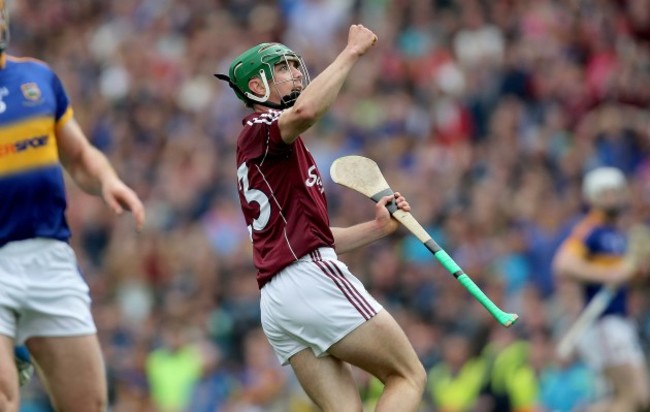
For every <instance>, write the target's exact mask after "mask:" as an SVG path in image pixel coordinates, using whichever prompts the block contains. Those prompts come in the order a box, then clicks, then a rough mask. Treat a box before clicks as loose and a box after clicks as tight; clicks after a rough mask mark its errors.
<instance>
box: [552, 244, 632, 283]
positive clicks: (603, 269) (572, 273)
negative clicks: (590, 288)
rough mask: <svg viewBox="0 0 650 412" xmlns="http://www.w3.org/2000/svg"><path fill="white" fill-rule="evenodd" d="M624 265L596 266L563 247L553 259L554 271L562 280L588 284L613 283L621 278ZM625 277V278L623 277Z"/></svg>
mask: <svg viewBox="0 0 650 412" xmlns="http://www.w3.org/2000/svg"><path fill="white" fill-rule="evenodd" d="M623 270H624V267H623V263H619V264H615V265H612V266H602V265H598V264H594V263H592V262H590V261H589V260H587V259H586V258H585V257H583V256H580V255H579V254H576V253H575V252H574V251H572V250H570V248H568V247H566V245H563V246H562V247H561V248H560V250H559V251H558V253H557V254H556V255H555V258H554V259H553V271H554V272H555V274H556V275H557V276H558V277H560V278H565V279H571V280H576V281H579V282H588V283H612V282H616V281H618V280H619V279H621V277H625V276H624V275H623V274H622V273H621V272H622V271H623ZM621 275H623V276H621Z"/></svg>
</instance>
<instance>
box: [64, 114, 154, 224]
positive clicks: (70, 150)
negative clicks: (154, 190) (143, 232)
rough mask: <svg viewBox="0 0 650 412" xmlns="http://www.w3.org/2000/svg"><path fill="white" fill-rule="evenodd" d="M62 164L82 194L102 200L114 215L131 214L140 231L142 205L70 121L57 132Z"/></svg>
mask: <svg viewBox="0 0 650 412" xmlns="http://www.w3.org/2000/svg"><path fill="white" fill-rule="evenodd" d="M56 136H57V144H58V150H59V156H60V159H61V164H62V165H63V167H64V168H65V169H66V170H67V171H68V173H70V176H72V178H73V179H74V181H75V182H76V183H77V184H78V185H79V187H81V188H82V189H83V190H84V191H86V192H88V193H91V194H94V195H96V196H101V197H102V198H103V199H104V200H105V201H106V203H107V204H108V205H109V206H110V208H111V209H113V211H114V212H115V213H117V214H121V213H122V212H123V211H124V210H130V211H131V212H132V213H133V216H134V218H135V222H136V227H137V228H138V230H139V229H142V226H143V225H144V220H145V211H144V206H143V205H142V202H141V201H140V199H139V198H138V196H137V195H136V194H135V192H134V191H133V190H132V189H131V188H129V187H128V186H127V185H126V184H124V182H122V180H121V179H120V178H119V177H118V176H117V173H115V170H114V169H113V167H112V166H111V164H110V163H109V161H108V159H107V158H106V156H104V154H103V153H102V152H100V151H99V150H97V148H95V147H94V146H93V145H91V144H90V142H89V141H88V139H87V138H86V136H85V134H84V133H83V131H82V130H81V127H80V126H79V124H78V123H77V121H76V120H75V119H74V118H72V119H70V120H68V121H67V122H65V123H64V124H63V125H61V126H59V128H57V131H56Z"/></svg>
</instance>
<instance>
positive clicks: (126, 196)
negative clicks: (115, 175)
mask: <svg viewBox="0 0 650 412" xmlns="http://www.w3.org/2000/svg"><path fill="white" fill-rule="evenodd" d="M102 197H103V198H104V201H106V203H107V204H108V206H109V207H110V208H111V209H113V211H114V212H115V213H117V214H118V215H121V214H122V212H124V210H129V211H131V213H133V217H134V218H135V226H136V228H137V229H138V230H142V227H143V226H144V221H145V211H144V206H143V205H142V202H141V201H140V198H138V195H136V194H135V192H134V191H133V190H132V189H131V188H129V187H128V186H127V185H126V184H124V182H122V181H121V180H120V179H111V180H109V181H107V182H105V183H104V184H103V185H102Z"/></svg>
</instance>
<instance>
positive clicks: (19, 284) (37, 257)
mask: <svg viewBox="0 0 650 412" xmlns="http://www.w3.org/2000/svg"><path fill="white" fill-rule="evenodd" d="M96 331H97V329H96V328H95V323H94V322H93V318H92V314H91V312H90V294H89V289H88V285H87V284H86V282H85V281H84V279H83V278H82V277H81V273H80V272H79V269H78V268H77V261H76V258H75V255H74V251H73V250H72V248H71V247H70V246H69V245H68V244H67V243H65V242H62V241H59V240H53V239H29V240H22V241H17V242H10V243H8V244H6V245H4V246H2V247H0V334H2V335H6V336H9V337H12V338H14V340H15V341H16V343H17V344H19V345H22V344H23V343H24V342H25V341H26V340H27V339H29V338H31V337H35V336H81V335H92V334H94V333H95V332H96Z"/></svg>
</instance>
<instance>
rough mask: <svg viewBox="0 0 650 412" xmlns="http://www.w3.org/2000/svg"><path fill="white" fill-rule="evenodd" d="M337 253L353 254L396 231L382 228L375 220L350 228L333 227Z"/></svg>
mask: <svg viewBox="0 0 650 412" xmlns="http://www.w3.org/2000/svg"><path fill="white" fill-rule="evenodd" d="M330 229H331V230H332V234H333V235H334V247H335V249H336V253H338V254H342V253H346V252H351V251H353V250H355V249H358V248H360V247H363V246H366V245H368V244H370V243H372V242H374V241H376V240H379V239H381V238H383V237H386V236H388V235H389V234H391V233H392V232H393V230H394V229H391V228H389V227H385V226H381V225H380V224H378V223H377V221H375V220H371V221H369V222H363V223H359V224H357V225H354V226H350V227H332V228H330Z"/></svg>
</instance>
